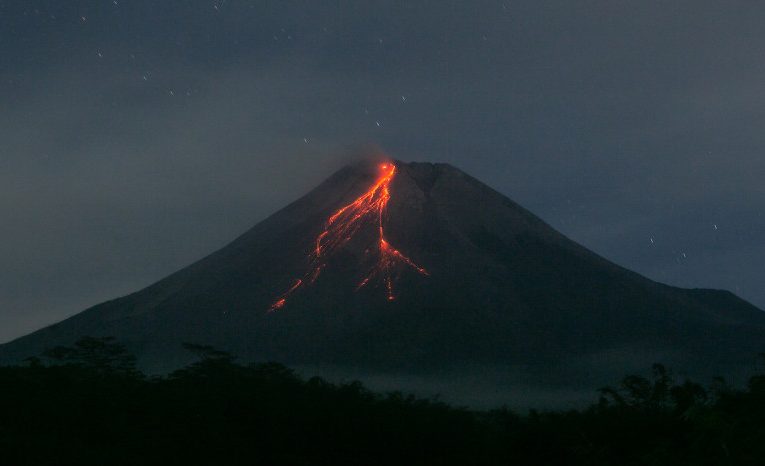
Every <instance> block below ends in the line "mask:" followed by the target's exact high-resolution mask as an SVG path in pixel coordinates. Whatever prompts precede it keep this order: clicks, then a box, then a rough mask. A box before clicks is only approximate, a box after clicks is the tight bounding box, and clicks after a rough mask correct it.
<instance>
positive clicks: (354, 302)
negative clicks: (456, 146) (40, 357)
mask: <svg viewBox="0 0 765 466" xmlns="http://www.w3.org/2000/svg"><path fill="white" fill-rule="evenodd" d="M383 163H384V162H379V163H378V162H376V163H371V162H369V163H360V164H357V165H353V166H349V167H346V168H343V169H342V170H340V171H338V172H337V173H335V174H334V175H333V176H331V177H330V178H329V179H327V180H326V181H325V182H324V183H322V184H321V185H320V186H318V187H317V188H315V189H314V190H313V191H311V192H310V193H309V194H307V195H306V196H304V197H303V198H301V199H299V200H298V201H296V202H294V203H292V204H291V205H289V206H287V207H286V208H284V209H282V210H280V211H279V212H277V213H275V214H274V215H272V216H271V217H269V218H268V219H266V220H264V221H263V222H261V223H259V224H258V225H256V226H255V227H254V228H252V229H251V230H249V231H248V232H247V233H245V234H244V235H242V236H241V237H239V238H238V239H236V240H235V241H233V242H232V243H231V244H229V245H228V246H226V247H224V248H223V249H221V250H219V251H217V252H215V253H213V254H212V255H210V256H208V257H206V258H205V259H202V260H201V261H199V262H197V263H195V264H193V265H191V266H189V267H187V268H185V269H183V270H181V271H179V272H177V273H175V274H173V275H171V276H169V277H167V278H165V279H163V280H161V281H159V282H158V283H156V284H154V285H152V286H150V287H148V288H146V289H144V290H141V291H139V292H137V293H134V294H132V295H129V296H126V297H123V298H120V299H116V300H113V301H109V302H106V303H103V304H100V305H97V306H95V307H93V308H90V309H88V310H86V311H84V312H82V313H80V314H78V315H76V316H74V317H72V318H70V319H67V320H65V321H63V322H61V323H59V324H56V325H52V326H50V327H47V328H45V329H42V330H40V331H38V332H35V333H33V334H31V335H28V336H26V337H23V338H20V339H18V340H15V341H13V342H11V343H8V344H6V345H3V346H0V358H2V360H4V361H11V360H18V359H21V358H23V357H26V356H30V355H35V354H38V353H40V352H41V351H42V350H43V349H44V348H46V347H50V346H54V345H58V344H69V343H71V342H72V341H73V340H75V339H76V338H77V337H79V336H82V335H91V336H107V335H108V336H115V337H117V338H118V339H120V340H122V341H124V342H125V343H127V344H128V345H129V346H130V348H131V349H132V350H133V351H134V352H135V353H136V354H137V355H138V357H139V360H140V362H141V364H143V365H144V367H146V368H148V369H150V370H167V369H171V368H174V367H177V366H178V365H180V364H183V363H185V362H186V361H187V359H186V358H187V357H188V355H186V354H185V353H184V352H183V350H182V349H181V342H185V341H188V342H196V343H205V344H212V345H214V346H217V347H220V348H222V349H226V350H229V351H231V352H233V353H235V354H237V355H238V356H239V357H240V358H241V359H244V360H276V361H280V362H283V363H286V364H293V365H302V366H310V367H318V368H321V367H333V368H338V367H341V368H345V369H347V370H348V371H349V372H348V373H349V374H350V375H353V374H354V373H358V374H359V375H362V374H375V373H383V372H385V373H393V372H395V373H407V374H425V373H428V374H430V373H433V372H437V373H444V372H445V371H454V372H453V373H460V371H461V368H467V367H470V368H471V373H476V372H486V371H489V372H491V371H496V372H497V373H501V372H503V371H505V369H507V371H508V373H510V371H511V369H512V372H513V373H522V374H527V375H528V374H531V375H530V376H529V377H532V378H533V379H534V380H537V379H539V380H545V381H551V382H550V383H553V381H555V382H562V381H563V382H566V383H573V384H579V385H583V386H584V385H587V383H588V381H589V380H595V379H597V377H596V376H595V375H593V374H595V373H598V374H601V375H603V376H604V377H607V378H608V377H610V379H607V380H608V381H612V380H613V378H615V377H618V376H621V375H623V374H624V373H625V370H626V369H632V367H628V366H632V365H636V366H640V367H644V366H645V365H646V364H649V363H650V362H652V361H653V360H662V361H666V362H668V363H670V364H672V365H673V366H674V367H676V368H678V369H682V370H683V371H687V372H689V373H691V374H701V375H708V374H710V373H722V374H733V373H735V372H737V371H739V370H740V369H745V368H746V367H745V366H747V365H748V364H750V361H752V360H753V358H754V356H755V355H756V354H757V353H758V352H760V351H762V350H763V348H764V347H765V339H764V337H765V314H764V313H762V312H761V311H760V310H758V309H756V308H755V307H753V306H752V305H750V304H748V303H746V302H745V301H743V300H741V299H739V298H737V297H736V296H734V295H733V294H731V293H729V292H725V291H713V290H686V289H679V288H674V287H670V286H666V285H662V284H659V283H656V282H653V281H651V280H648V279H646V278H644V277H642V276H640V275H638V274H636V273H633V272H630V271H628V270H625V269H623V268H621V267H619V266H617V265H615V264H613V263H611V262H609V261H607V260H605V259H603V258H601V257H599V256H597V255H596V254H594V253H592V252H590V251H588V250H587V249H585V248H583V247H582V246H579V245H578V244H576V243H574V242H572V241H571V240H569V239H567V238H566V237H564V236H563V235H561V234H560V233H558V232H556V231H555V230H553V229H552V228H551V227H549V226H548V225H547V224H545V223H544V222H543V221H541V220H540V219H539V218H537V217H536V216H534V215H533V214H531V213H530V212H528V211H527V210H525V209H523V208H522V207H520V206H519V205H517V204H515V203H514V202H513V201H511V200H510V199H508V198H507V197H505V196H503V195H501V194H500V193H498V192H496V191H494V190H492V189H491V188H489V187H488V186H486V185H484V184H482V183H481V182H479V181H478V180H476V179H474V178H472V177H470V176H468V175H466V174H465V173H463V172H462V171H460V170H458V169H456V168H454V167H452V166H449V165H446V164H430V163H408V164H407V163H402V162H387V163H389V164H390V163H395V167H396V168H395V174H392V176H391V177H390V179H389V180H387V182H386V183H385V186H378V188H379V189H380V191H379V192H375V193H372V194H371V195H370V197H368V198H367V199H366V200H364V201H359V199H362V198H363V197H364V196H365V194H369V192H370V190H371V189H373V188H374V186H376V185H377V184H379V183H380V180H381V179H382V178H381V177H384V176H386V173H387V172H386V169H384V168H382V164H383ZM390 166H392V165H390ZM383 188H384V191H383ZM386 193H387V196H388V197H387V198H385V196H386ZM365 203H366V204H365ZM346 206H350V207H346ZM343 209H345V210H343ZM341 210H342V213H340V214H338V212H340V211H341ZM380 214H381V215H380ZM333 216H335V217H334V220H332V219H333ZM356 217H358V218H356ZM334 222H346V223H348V224H351V223H352V225H350V226H348V228H345V227H346V225H340V226H338V223H334ZM354 222H355V223H354ZM383 228H384V233H383V231H382V230H383ZM325 232H327V233H325ZM333 235H335V238H334V239H333V238H332V236H333ZM383 235H384V242H385V243H386V244H388V245H389V247H390V248H392V249H391V250H392V251H395V252H396V253H398V254H400V255H401V257H398V256H395V255H393V256H391V255H390V254H388V255H386V254H385V253H384V252H383V251H382V250H381V240H382V239H383ZM317 247H318V249H319V252H318V253H317ZM389 252H390V251H389ZM404 259H406V261H409V262H411V263H408V262H406V261H405V260H404ZM418 268H421V269H422V271H425V272H426V273H422V271H420V270H418ZM317 270H318V272H317ZM365 279H366V280H367V281H366V282H364V280H365ZM297 280H300V282H298V281H297ZM298 283H299V286H297V287H295V285H296V284H298ZM293 287H295V289H294V290H292V291H289V290H290V289H291V288H293ZM389 298H394V299H389ZM282 299H284V301H281V300H282ZM269 311H270V312H269ZM485 368H491V369H485ZM518 371H520V372H518ZM522 377H526V376H525V375H524V376H522ZM598 380H602V379H598ZM545 383H547V382H545ZM593 383H596V382H593ZM598 383H599V382H598ZM447 390H448V389H447Z"/></svg>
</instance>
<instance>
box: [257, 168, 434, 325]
mask: <svg viewBox="0 0 765 466" xmlns="http://www.w3.org/2000/svg"><path fill="white" fill-rule="evenodd" d="M395 174H396V165H394V164H393V163H384V164H382V165H380V176H379V178H377V181H375V183H374V184H373V185H372V187H371V188H369V190H368V191H367V192H365V193H364V194H362V195H361V196H359V197H358V198H357V199H356V200H355V201H353V202H351V203H350V204H348V205H346V206H343V207H341V208H340V209H338V210H337V211H335V213H334V214H332V215H331V216H330V217H329V218H328V219H327V222H326V224H325V227H324V231H322V232H321V233H320V234H319V235H318V236H317V237H316V241H315V245H314V248H313V251H312V252H311V257H310V259H311V260H310V262H311V269H310V270H309V272H308V273H307V274H306V275H305V276H304V277H303V278H300V279H297V280H295V283H294V284H293V285H292V287H290V289H289V290H287V291H286V292H285V293H283V294H282V295H281V296H279V298H278V299H277V300H276V302H274V303H273V304H272V305H271V307H270V308H269V311H275V310H277V309H281V308H282V307H284V305H285V304H286V303H287V298H289V296H290V295H291V294H292V293H294V292H295V291H297V290H298V289H299V288H301V287H302V286H304V285H306V284H311V283H314V282H315V281H316V279H317V278H319V274H320V273H321V271H322V269H323V268H324V267H325V265H326V264H325V262H324V259H325V258H326V257H328V256H330V255H331V254H332V253H334V252H335V251H337V250H338V249H339V248H340V247H341V246H343V245H344V244H346V243H347V242H348V241H350V240H351V238H352V237H353V236H354V235H355V234H356V233H357V232H358V231H359V229H360V228H361V227H362V226H363V225H364V224H366V222H367V221H369V220H370V219H371V220H372V221H374V222H376V223H377V228H378V231H379V238H378V240H377V248H376V253H377V255H378V257H377V260H376V262H375V264H374V266H373V267H372V269H371V270H370V271H369V273H367V274H366V276H364V277H363V278H362V280H361V281H360V282H359V283H358V285H357V286H356V289H357V290H358V289H360V288H363V287H365V286H366V285H368V284H369V283H370V282H371V281H372V280H373V279H379V280H381V282H382V284H383V285H384V286H385V291H386V294H387V298H388V300H389V301H393V300H394V299H395V298H396V296H395V294H394V291H393V269H394V267H395V266H396V265H398V264H403V265H405V266H408V267H410V268H412V269H414V270H415V271H416V272H417V273H419V274H421V275H428V271H427V270H425V269H424V268H422V267H420V266H419V265H417V264H415V263H414V262H413V261H412V260H411V259H409V258H408V257H406V256H405V255H404V254H402V253H401V252H400V251H398V250H397V249H396V248H394V247H393V246H391V245H390V243H388V241H387V240H386V239H385V229H384V226H383V220H384V217H385V209H386V207H387V206H388V201H390V183H391V181H393V177H394V175H395Z"/></svg>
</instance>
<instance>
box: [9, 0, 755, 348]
mask: <svg viewBox="0 0 765 466" xmlns="http://www.w3.org/2000/svg"><path fill="white" fill-rule="evenodd" d="M763 24H765V2H758V1H749V0H747V1H736V0H728V1H707V0H691V1H673V2H667V1H647V0H643V1H627V0H602V1H585V0H576V1H574V0H570V1H544V0H529V1H514V0H505V1H486V2H484V1H469V2H468V1H464V2H450V1H444V0H439V1H430V2H427V1H417V2H415V1H408V2H319V1H312V2H289V1H275V2H267V1H237V0H229V1H225V0H221V1H217V2H216V1H171V0H161V1H160V0H156V1H139V0H114V1H113V0H108V1H107V0H102V1H101V0H100V1H61V0H49V1H31V0H26V1H25V0H9V1H0V218H1V219H2V220H1V221H0V341H7V340H9V339H12V338H15V337H18V336H21V335H22V334H25V333H27V332H29V331H32V330H35V329H37V328H39V327H41V326H43V325H47V324H50V323H53V322H55V321H58V320H60V319H62V318H65V317H68V316H70V315H73V314H74V313H76V312H79V311H81V310H83V309H85V308H86V307H88V306H90V305H93V304H96V303H98V302H101V301H103V300H106V299H110V298H115V297H118V296H121V295H124V294H127V293H129V292H131V291H135V290H137V289H139V288H142V287H144V286H146V285H148V284H150V283H152V282H154V281H156V280H158V279H160V278H162V277H163V276H165V275H167V274H169V273H171V272H173V271H175V270H177V269H179V268H181V267H183V266H185V265H188V264H189V263H191V262H193V261H194V260H196V259H199V258H201V257H202V256H204V255H206V254H207V253H209V252H212V251H213V250H215V249H217V248H219V247H221V246H223V245H224V244H226V243H227V242H228V241H230V240H231V239H233V238H234V237H236V236H237V235H239V234H240V233H242V232H244V231H245V230H246V229H248V228H249V227H251V226H252V225H254V224H255V223H256V222H258V221H259V220H261V219H263V218H264V217H265V216H267V215H269V214H270V213H272V212H273V211H275V210H276V209H278V208H280V207H283V206H284V205H285V204H286V203H288V202H290V201H292V200H294V199H296V198H297V197H299V196H300V195H302V194H304V193H305V192H306V191H307V190H308V189H309V188H311V187H313V186H314V185H315V184H317V183H319V182H320V181H321V180H323V179H324V178H325V177H326V176H328V175H329V174H331V173H332V172H333V171H335V170H336V169H338V168H340V167H341V166H342V165H343V164H344V163H347V162H348V161H349V160H351V159H352V158H353V155H352V154H354V153H355V152H357V151H356V150H355V149H354V148H355V147H358V146H359V145H362V144H376V145H379V146H380V147H381V148H383V149H384V150H385V151H386V152H387V153H389V154H390V155H392V156H394V157H397V158H399V159H402V160H407V161H409V160H412V161H414V160H416V161H439V162H449V163H452V164H454V165H456V166H457V167H459V168H461V169H463V170H465V171H467V172H468V173H470V174H472V175H473V176H476V177H477V178H479V179H481V180H482V181H484V182H486V183H487V184H489V185H490V186H492V187H494V188H495V189H497V190H499V191H501V192H502V193H504V194H506V195H508V196H509V197H511V198H512V199H514V200H515V201H517V202H519V203H521V204H522V205H524V206H525V207H527V208H528V209H530V210H532V211H533V212H534V213H536V214H537V215H539V216H540V217H542V218H543V219H544V220H545V221H547V222H548V223H550V224H551V225H552V226H553V227H555V228H557V229H558V230H560V231H562V232H563V233H564V234H566V235H568V236H569V237H571V238H572V239H574V240H575V241H578V242H580V243H582V244H584V245H585V246H587V247H588V248H590V249H592V250H594V251H595V252H597V253H599V254H601V255H603V256H605V257H607V258H609V259H611V260H613V261H615V262H617V263H619V264H620V265H623V266H626V267H628V268H631V269H633V270H635V271H637V272H640V273H642V274H644V275H647V276H648V277H650V278H652V279H655V280H659V281H662V282H665V283H669V284H673V285H679V286H686V287H712V288H725V289H729V290H731V291H733V292H735V293H737V294H738V295H740V296H742V297H744V298H746V299H748V300H750V301H751V302H753V303H754V304H756V305H758V306H760V307H765V287H763V286H762V285H761V283H762V280H763V273H762V272H763V270H765V265H763V264H765V241H763V238H765V216H763V212H765V183H763V178H764V177H763V175H764V174H765V129H764V125H765V27H763Z"/></svg>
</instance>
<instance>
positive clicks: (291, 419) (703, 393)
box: [0, 337, 765, 466]
mask: <svg viewBox="0 0 765 466" xmlns="http://www.w3.org/2000/svg"><path fill="white" fill-rule="evenodd" d="M185 346H186V349H188V350H189V351H192V352H193V353H195V354H196V355H197V357H198V359H197V361H196V362H195V363H193V364H191V365H189V366H187V367H185V368H183V369H179V370H177V371H175V372H173V373H171V374H168V375H166V376H161V377H148V376H146V375H144V374H143V373H141V372H140V371H139V370H138V369H137V367H136V361H135V358H134V357H133V356H132V355H131V354H129V352H128V351H126V349H125V347H124V346H122V345H120V344H119V343H118V342H116V341H115V340H114V339H112V338H90V337H88V338H83V339H81V340H79V341H78V342H77V343H75V344H74V345H73V346H71V347H57V348H53V349H50V350H48V351H46V352H45V353H44V354H42V355H40V356H39V357H33V358H30V359H28V360H27V361H26V362H25V363H24V364H22V365H18V366H7V367H0V464H3V465H5V464H8V465H27V464H28V465H63V464H77V465H90V464H94V465H95V464H98V465H104V464H109V465H122V464H124V465H139V464H140V465H146V464H167V465H175V464H178V465H184V464H189V465H191V464H204V465H239V464H243V465H244V464H247V465H260V464H262V465H281V464H289V465H324V464H326V465H346V464H347V465H394V464H395V465H400V464H413V465H446V464H459V465H504V464H508V465H509V464H513V465H556V464H561V465H564V464H565V465H616V464H618V465H673V466H677V465H694V466H696V465H762V464H765V375H755V376H753V377H751V379H750V380H749V382H748V384H747V385H746V387H743V388H734V387H731V386H730V385H728V384H727V383H726V382H725V381H724V380H722V379H716V380H714V381H713V382H712V383H711V384H709V385H706V386H704V385H701V384H699V383H696V382H692V381H688V380H683V381H676V380H675V379H674V378H673V377H672V375H671V372H670V371H669V370H667V369H666V368H665V367H664V366H662V365H659V364H656V365H654V366H653V368H652V371H651V373H650V374H649V375H647V376H641V375H630V376H627V377H625V378H624V379H623V380H622V381H621V383H620V384H618V385H617V386H615V387H608V388H604V389H602V390H601V391H600V398H599V401H598V402H596V403H594V404H592V405H591V406H589V407H587V408H585V409H579V410H566V411H545V412H538V411H530V412H528V413H517V412H513V411H511V410H509V409H506V408H500V409H495V410H489V411H472V410H468V409H464V408H457V407H453V406H449V405H448V404H446V403H443V402H440V401H438V400H434V399H423V398H418V397H415V396H412V395H406V394H403V393H400V392H392V393H385V394H378V393H373V392H371V391H370V390H367V389H366V388H364V386H363V385H362V384H360V383H359V382H352V383H341V384H334V383H330V382H327V381H325V380H323V379H321V378H319V377H314V378H311V379H307V380H306V379H303V378H301V377H299V376H297V375H296V374H295V373H294V372H293V371H291V370H290V369H289V368H287V367H285V366H283V365H280V364H276V363H266V364H249V365H248V364H240V363H238V362H237V361H236V359H235V358H234V357H233V356H232V355H230V354H228V353H226V352H223V351H219V350H216V349H215V348H212V347H209V346H203V345H195V344H186V345H185Z"/></svg>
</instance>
